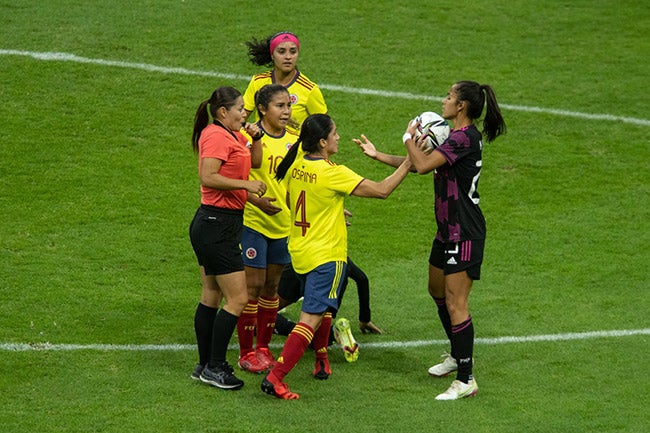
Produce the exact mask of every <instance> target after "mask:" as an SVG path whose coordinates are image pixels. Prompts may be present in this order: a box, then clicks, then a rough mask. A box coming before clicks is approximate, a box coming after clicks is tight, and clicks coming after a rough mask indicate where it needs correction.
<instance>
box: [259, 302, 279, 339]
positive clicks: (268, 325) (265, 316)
mask: <svg viewBox="0 0 650 433" xmlns="http://www.w3.org/2000/svg"><path fill="white" fill-rule="evenodd" d="M257 301H258V302H259V306H258V308H257V348H258V349H259V348H263V347H264V348H267V349H268V347H269V342H270V341H271V337H273V328H275V318H276V317H277V315H278V305H279V304H280V298H278V297H277V296H275V297H273V298H266V297H264V296H260V297H259V298H258V299H257Z"/></svg>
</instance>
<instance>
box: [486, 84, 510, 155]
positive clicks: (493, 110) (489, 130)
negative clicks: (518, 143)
mask: <svg viewBox="0 0 650 433" xmlns="http://www.w3.org/2000/svg"><path fill="white" fill-rule="evenodd" d="M481 90H483V91H484V92H485V102H486V108H485V117H484V118H483V133H484V134H485V139H486V140H487V141H488V142H491V141H493V140H494V139H495V138H497V137H498V136H499V135H503V134H505V133H506V123H505V121H504V120H503V116H502V115H501V109H500V108H499V104H498V103H497V97H496V95H495V94H494V90H492V87H490V86H489V85H487V84H485V85H482V86H481Z"/></svg>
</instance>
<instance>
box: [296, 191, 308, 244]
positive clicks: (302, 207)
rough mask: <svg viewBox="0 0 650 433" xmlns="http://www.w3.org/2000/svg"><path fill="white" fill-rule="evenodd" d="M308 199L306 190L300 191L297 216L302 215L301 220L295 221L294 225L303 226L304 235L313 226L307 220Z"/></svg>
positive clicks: (297, 201)
mask: <svg viewBox="0 0 650 433" xmlns="http://www.w3.org/2000/svg"><path fill="white" fill-rule="evenodd" d="M306 205H307V200H306V199H305V191H304V190H303V191H300V194H299V195H298V200H296V217H298V216H300V219H299V220H296V221H294V222H293V225H295V226H296V227H300V228H302V235H303V236H305V235H306V234H307V229H308V228H309V227H311V224H310V223H309V221H307V209H306Z"/></svg>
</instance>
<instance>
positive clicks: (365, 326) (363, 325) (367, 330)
mask: <svg viewBox="0 0 650 433" xmlns="http://www.w3.org/2000/svg"><path fill="white" fill-rule="evenodd" d="M359 329H361V333H362V334H383V333H384V331H382V330H381V328H379V327H378V326H377V325H375V324H374V323H372V321H370V322H359Z"/></svg>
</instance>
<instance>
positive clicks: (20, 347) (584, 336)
mask: <svg viewBox="0 0 650 433" xmlns="http://www.w3.org/2000/svg"><path fill="white" fill-rule="evenodd" d="M633 335H650V328H645V329H622V330H612V331H590V332H571V333H567V334H542V335H528V336H510V337H496V338H477V339H475V341H474V344H477V345H485V346H494V345H497V344H508V343H537V342H554V341H568V340H590V339H594V338H614V337H628V336H633ZM448 343H449V342H448V341H447V340H417V341H386V342H375V343H361V344H360V346H361V347H362V348H364V349H366V348H382V349H383V348H388V349H394V348H410V347H423V346H438V345H440V346H442V345H446V344H448ZM271 346H272V347H275V348H279V347H281V345H280V344H272V345H271ZM238 347H239V346H237V345H231V346H230V349H237V348H238ZM74 350H95V351H102V352H118V351H123V352H180V351H187V350H196V345H194V344H51V343H0V351H8V352H39V351H52V352H61V351H74Z"/></svg>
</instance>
